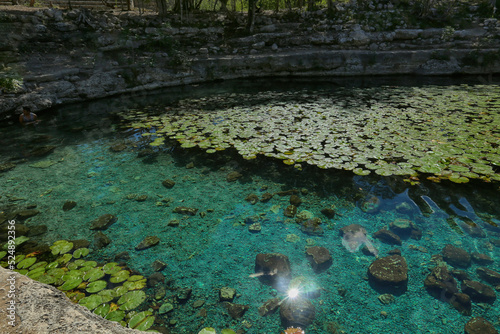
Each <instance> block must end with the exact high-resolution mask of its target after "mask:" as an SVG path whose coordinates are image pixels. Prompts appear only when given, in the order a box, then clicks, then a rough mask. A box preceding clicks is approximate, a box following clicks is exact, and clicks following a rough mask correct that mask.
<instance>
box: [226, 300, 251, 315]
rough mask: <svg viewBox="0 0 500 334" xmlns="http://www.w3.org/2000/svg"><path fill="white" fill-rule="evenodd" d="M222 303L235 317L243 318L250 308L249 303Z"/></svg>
mask: <svg viewBox="0 0 500 334" xmlns="http://www.w3.org/2000/svg"><path fill="white" fill-rule="evenodd" d="M222 305H223V306H224V307H225V308H226V310H227V312H228V313H229V315H230V316H231V318H233V319H239V318H241V317H242V316H243V315H244V314H245V312H246V311H247V310H248V309H249V308H250V306H248V305H242V304H234V303H230V302H224V303H222Z"/></svg>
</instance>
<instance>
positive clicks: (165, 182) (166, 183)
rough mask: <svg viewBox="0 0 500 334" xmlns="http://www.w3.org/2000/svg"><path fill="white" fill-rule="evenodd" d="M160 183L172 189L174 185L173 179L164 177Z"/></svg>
mask: <svg viewBox="0 0 500 334" xmlns="http://www.w3.org/2000/svg"><path fill="white" fill-rule="evenodd" d="M161 184H162V185H163V186H164V187H165V188H167V189H172V188H173V187H174V186H175V181H173V180H170V179H166V180H163V181H162V183H161Z"/></svg>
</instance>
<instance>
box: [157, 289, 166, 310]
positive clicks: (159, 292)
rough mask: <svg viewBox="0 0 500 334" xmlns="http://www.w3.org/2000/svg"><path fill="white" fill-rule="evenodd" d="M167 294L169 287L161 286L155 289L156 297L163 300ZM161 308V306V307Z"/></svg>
mask: <svg viewBox="0 0 500 334" xmlns="http://www.w3.org/2000/svg"><path fill="white" fill-rule="evenodd" d="M166 295H167V289H165V287H164V286H161V285H160V286H159V287H158V288H156V289H155V299H156V300H162V299H163V298H165V296H166ZM160 308H161V307H160Z"/></svg>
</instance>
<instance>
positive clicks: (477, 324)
mask: <svg viewBox="0 0 500 334" xmlns="http://www.w3.org/2000/svg"><path fill="white" fill-rule="evenodd" d="M464 332H465V334H498V331H497V330H496V329H495V327H494V326H493V325H492V324H491V323H490V322H489V321H488V320H486V319H484V318H482V317H475V318H472V319H470V320H469V321H468V322H467V323H466V324H465V326H464Z"/></svg>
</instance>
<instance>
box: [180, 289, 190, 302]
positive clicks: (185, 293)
mask: <svg viewBox="0 0 500 334" xmlns="http://www.w3.org/2000/svg"><path fill="white" fill-rule="evenodd" d="M192 291H193V290H191V289H190V288H180V289H179V291H178V292H177V299H178V300H179V302H181V303H185V302H186V301H187V300H189V298H191V292H192Z"/></svg>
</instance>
